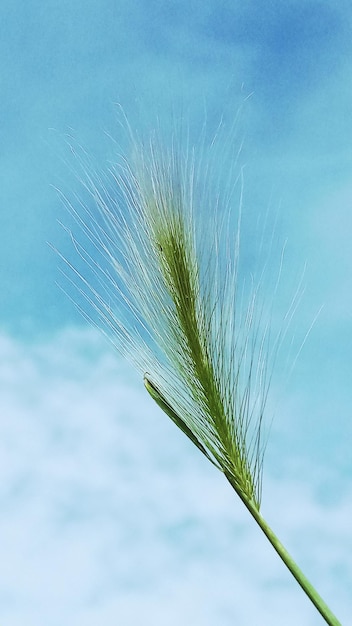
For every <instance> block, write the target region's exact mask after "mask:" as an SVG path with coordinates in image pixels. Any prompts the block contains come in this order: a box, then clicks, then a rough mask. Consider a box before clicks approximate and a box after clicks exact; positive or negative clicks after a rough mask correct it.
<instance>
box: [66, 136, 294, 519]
mask: <svg viewBox="0 0 352 626" xmlns="http://www.w3.org/2000/svg"><path fill="white" fill-rule="evenodd" d="M225 136H226V132H222V131H220V130H218V132H217V133H216V134H215V138H214V140H213V141H212V142H210V145H209V152H207V151H206V148H205V140H204V136H203V137H202V139H201V141H200V143H201V144H202V146H201V150H197V147H193V146H191V145H190V140H189V138H188V139H187V140H186V142H185V145H183V146H180V145H179V142H178V141H177V140H176V139H175V137H172V138H171V139H170V142H169V143H168V145H167V147H166V148H165V145H163V143H162V140H161V138H160V136H158V133H156V134H151V136H150V138H149V140H148V141H147V142H144V143H143V142H138V141H136V140H135V139H134V138H133V137H132V136H131V147H132V150H131V152H132V155H131V157H130V158H128V159H127V158H125V157H120V158H119V161H118V163H117V164H115V165H114V166H113V167H111V168H110V169H109V171H108V172H107V173H106V174H105V175H103V176H102V175H99V176H98V175H97V174H94V173H92V170H91V168H90V167H89V166H87V164H86V162H85V161H84V158H82V164H83V171H84V174H83V177H82V183H83V185H84V189H85V193H86V197H85V198H84V199H83V200H82V199H77V198H76V200H75V201H69V200H68V199H67V198H65V203H66V205H67V206H68V207H69V209H70V212H71V214H72V216H73V217H74V219H75V221H76V225H77V227H78V228H76V229H73V230H72V231H71V230H70V231H69V234H70V237H71V240H72V243H73V246H74V249H75V252H76V253H77V254H78V255H79V258H78V257H77V258H76V261H73V262H72V264H71V263H70V262H69V261H67V260H66V270H65V274H66V277H67V280H68V281H70V282H71V284H72V285H74V286H75V288H76V289H77V290H78V291H77V292H76V295H75V296H74V300H75V301H76V302H77V301H78V305H77V306H78V307H79V308H80V309H81V311H82V313H83V315H85V316H86V317H87V318H89V319H90V320H91V321H93V323H94V324H96V325H97V326H98V327H99V328H101V329H102V330H103V331H104V332H105V334H106V335H107V336H108V338H109V340H110V341H112V343H113V344H114V345H115V346H116V348H117V349H118V350H119V351H120V352H122V354H124V355H126V356H127V357H128V358H129V359H131V360H132V361H133V363H134V364H135V365H136V367H137V368H138V369H139V370H140V371H141V374H142V375H143V376H144V382H145V386H146V389H147V391H148V392H149V393H150V395H151V396H152V397H153V398H154V400H155V401H156V402H157V403H158V404H159V406H160V407H161V408H162V409H163V410H164V411H165V412H166V413H167V414H168V415H169V417H170V418H171V419H172V420H173V421H174V422H175V424H176V425H177V426H178V427H179V428H180V429H181V430H182V431H183V432H184V433H185V434H186V435H187V436H188V437H189V439H190V440H191V441H192V442H193V443H194V444H195V445H196V446H197V448H198V449H199V450H200V451H201V452H203V454H204V455H205V456H206V457H207V458H208V459H209V460H210V461H211V462H212V463H214V465H216V467H218V468H219V469H220V470H221V471H222V472H224V474H225V476H226V477H227V478H228V480H229V481H230V482H231V484H232V485H233V486H234V488H235V489H236V491H237V492H238V494H239V495H240V497H241V498H242V499H244V500H245V501H248V502H250V503H251V505H252V506H255V507H256V509H257V510H259V506H260V498H261V481H262V462H263V452H264V447H265V446H264V443H265V442H264V440H263V433H262V428H263V427H262V423H263V414H264V408H265V404H266V400H267V393H268V388H269V383H270V377H271V370H272V364H273V359H274V357H275V352H276V350H277V347H278V343H279V338H277V339H275V340H274V341H273V340H272V338H271V334H270V319H269V318H270V316H268V315H267V314H266V313H265V311H266V309H265V306H264V305H263V301H262V300H261V288H262V283H263V280H262V278H263V277H262V275H259V279H258V281H257V282H256V281H255V280H254V278H253V276H252V275H251V272H249V271H248V272H247V273H246V268H245V267H241V264H240V230H241V212H242V175H241V169H240V168H238V165H237V158H238V153H236V152H234V154H233V158H232V159H229V160H230V162H231V167H230V173H229V177H228V180H227V182H226V180H225V178H227V177H226V176H224V171H223V170H222V168H221V163H222V160H221V158H220V159H219V155H223V154H224V153H225V152H228V151H229V140H226V141H223V139H224V137H225ZM236 168H237V169H238V172H237V174H236ZM234 216H235V218H234ZM73 231H74V232H73ZM81 261H83V264H82V263H81ZM79 265H80V268H79V269H78V266H79ZM293 308H294V303H293Z"/></svg>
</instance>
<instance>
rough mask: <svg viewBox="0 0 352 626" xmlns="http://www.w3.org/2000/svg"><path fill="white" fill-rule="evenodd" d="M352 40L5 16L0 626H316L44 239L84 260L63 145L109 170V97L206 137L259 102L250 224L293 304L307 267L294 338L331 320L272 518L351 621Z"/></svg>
mask: <svg viewBox="0 0 352 626" xmlns="http://www.w3.org/2000/svg"><path fill="white" fill-rule="evenodd" d="M351 29H352V9H351V8H350V4H349V3H347V2H339V3H334V2H332V1H331V2H312V1H304V2H303V1H302V2H299V1H297V0H293V1H292V2H286V3H282V2H281V1H277V2H270V3H268V2H249V3H240V2H221V1H220V2H219V1H216V2H215V0H214V1H213V2H204V1H203V2H200V1H197V2H196V1H194V2H192V1H190V2H183V1H180V2H161V1H159V2H154V1H153V0H144V1H140V2H137V1H134V0H124V1H123V0H119V1H117V2H112V1H111V2H109V1H105V0H103V1H100V2H97V1H93V0H90V1H88V2H84V3H83V2H75V1H73V2H64V1H62V2H57V1H50V0H49V1H47V2H45V3H43V2H40V1H39V0H32V1H31V2H30V3H21V2H19V1H18V0H8V1H6V0H3V2H2V3H1V9H0V80H1V100H0V115H1V122H2V123H1V126H0V133H1V151H0V159H1V164H0V165H1V169H0V171H1V174H2V176H1V185H0V237H1V246H0V284H1V294H2V298H1V307H0V332H1V337H0V346H1V354H2V359H1V375H0V407H1V414H0V467H1V472H2V476H3V480H2V481H1V485H2V486H1V489H0V494H1V495H0V507H1V516H0V562H1V563H2V564H3V565H2V567H1V568H0V615H1V621H2V622H3V623H4V624H7V625H8V626H18V625H19V624H22V623H23V620H24V619H25V621H26V624H27V625H28V626H31V625H32V624H33V626H34V624H36V626H37V624H38V623H44V624H48V625H49V626H51V625H53V626H54V625H56V624H60V625H61V624H62V623H65V624H68V625H70V624H72V625H73V624H77V623H84V624H96V623H102V622H104V624H106V626H109V624H116V622H117V623H121V624H126V625H127V626H128V625H129V624H131V625H132V624H134V623H136V622H137V621H139V620H140V619H141V616H143V617H144V619H145V621H146V623H147V624H149V623H150V624H153V626H154V625H156V624H159V623H160V624H161V623H163V624H164V623H168V624H171V625H172V624H173V623H175V624H176V622H177V623H179V622H180V621H182V622H183V623H185V622H187V623H188V622H190V621H192V623H193V624H194V625H195V626H198V625H199V626H201V625H202V626H203V625H205V626H208V625H209V626H210V625H211V624H214V623H219V622H221V623H222V624H224V625H225V626H226V624H232V623H235V622H236V623H239V624H242V623H243V624H258V623H259V622H258V620H260V623H261V624H263V625H264V626H265V625H266V624H268V625H270V626H275V624H282V623H283V621H282V620H283V616H285V620H286V622H285V623H286V624H288V625H289V623H290V622H289V621H287V620H289V619H292V624H293V623H295V624H296V623H300V624H302V625H303V626H305V625H307V626H308V624H309V625H311V624H317V625H318V624H320V623H321V620H320V618H319V617H318V616H317V615H315V611H314V610H313V609H312V608H311V607H310V605H309V602H308V601H307V600H306V599H305V598H304V597H303V594H301V593H300V590H299V589H298V587H297V585H295V583H294V581H290V579H289V577H288V576H287V574H286V572H285V571H284V568H283V567H282V566H281V564H280V562H279V561H278V559H276V557H275V555H274V554H272V553H271V551H270V550H268V549H267V547H266V545H265V542H264V540H263V539H262V538H261V537H260V534H259V533H258V532H257V531H256V529H255V528H253V527H252V525H251V522H250V520H248V519H247V516H246V512H245V511H242V509H241V506H240V503H239V502H237V501H236V499H234V498H233V496H232V493H228V490H227V488H226V485H224V484H223V481H222V480H221V476H218V475H216V474H215V475H214V472H213V470H212V468H211V467H209V468H208V467H207V465H206V464H204V462H203V460H202V459H199V458H198V457H199V455H197V451H196V450H193V449H192V448H190V447H189V444H188V442H186V441H184V438H182V436H181V435H179V433H176V432H175V429H174V428H173V425H172V424H169V423H168V421H167V419H166V418H165V416H164V415H161V414H159V411H158V409H157V408H156V407H155V406H152V404H151V403H150V402H149V399H148V398H146V397H145V393H144V390H143V388H142V385H141V383H140V381H139V380H138V378H137V376H136V374H135V373H134V372H133V370H132V369H131V368H130V366H129V365H127V364H125V363H124V362H122V361H121V359H120V358H119V356H118V355H117V354H115V353H114V352H113V350H112V349H111V348H110V346H108V345H105V343H104V342H103V341H102V340H101V338H100V337H99V336H98V337H97V336H96V335H95V333H94V332H93V330H91V329H89V328H87V326H86V324H85V322H84V320H82V319H81V318H80V316H79V315H78V313H77V312H76V311H75V309H74V307H73V306H72V305H71V303H70V302H69V301H68V299H66V298H65V297H64V295H63V294H62V292H61V291H60V290H59V289H58V288H57V287H56V284H55V283H56V281H57V280H58V279H59V270H58V265H59V262H58V259H57V257H56V256H55V254H53V252H52V250H51V249H50V247H49V246H48V245H47V242H51V243H52V244H53V245H55V246H57V247H58V248H59V249H60V250H61V251H62V252H63V253H64V254H65V252H66V250H67V238H65V233H64V231H63V230H62V229H61V228H60V227H59V225H58V220H61V221H65V220H66V219H67V220H68V219H69V218H68V216H67V215H66V214H65V212H64V211H63V209H62V206H61V203H60V201H59V198H58V196H57V193H56V192H55V187H59V188H60V189H63V188H64V189H70V190H72V193H74V192H77V193H79V186H78V184H77V182H76V180H75V178H74V176H73V173H72V169H74V162H72V155H71V154H70V152H69V150H68V148H67V144H66V141H65V136H66V135H67V134H70V135H73V136H74V137H75V138H76V139H77V141H79V143H80V144H82V145H83V146H85V147H86V149H87V150H88V152H89V153H90V154H92V155H93V158H94V159H95V162H96V164H97V167H98V168H101V169H102V170H103V169H104V167H106V164H107V163H108V162H109V161H110V160H111V159H112V158H113V154H114V150H116V145H117V146H118V145H119V142H120V141H122V137H120V132H121V129H120V127H119V124H118V121H117V113H116V106H115V103H119V104H121V105H122V106H123V108H124V110H125V112H126V115H127V117H128V119H129V121H130V123H131V126H132V127H133V128H135V129H136V130H141V131H145V130H147V129H149V128H152V127H153V125H154V124H155V120H156V119H157V118H159V119H160V118H161V120H162V123H163V124H165V125H166V126H167V125H169V124H170V123H171V121H172V119H174V118H175V116H176V117H181V116H183V115H184V117H185V118H186V119H187V123H188V124H189V125H190V128H196V127H199V124H200V120H203V119H204V111H206V115H207V119H208V122H209V125H210V127H212V126H214V125H216V123H217V121H218V120H219V119H220V117H221V116H222V115H223V116H224V117H225V119H226V120H230V121H231V118H232V116H233V115H234V114H235V112H237V110H238V107H239V105H240V103H241V102H243V100H244V98H245V96H246V95H248V94H251V96H250V98H249V99H247V100H246V103H245V106H244V109H243V113H242V116H241V132H240V134H241V135H242V136H243V137H244V148H243V163H244V164H245V181H244V209H245V211H247V214H248V215H249V219H250V220H252V219H253V220H256V219H257V217H258V214H261V213H262V212H266V211H267V207H268V206H269V207H270V209H272V211H273V214H275V215H278V224H279V227H278V228H279V235H280V237H282V238H283V239H286V238H287V239H288V252H287V263H286V267H285V272H286V274H285V277H287V285H288V286H287V292H288V291H289V288H290V287H289V285H292V283H294V282H295V280H297V276H299V275H300V273H301V272H302V268H303V267H304V266H305V265H306V271H305V276H304V283H305V292H304V295H303V297H302V301H301V305H300V307H299V310H298V312H297V315H296V318H295V325H294V329H293V331H292V332H294V333H295V335H296V336H297V338H298V343H299V341H300V339H302V338H303V337H304V336H305V333H306V331H307V329H308V328H309V327H310V325H311V322H312V320H313V319H314V318H315V316H316V313H317V312H318V311H319V310H320V308H321V307H323V308H322V309H321V312H320V314H319V316H318V318H317V321H316V322H315V324H314V327H313V329H312V331H311V333H310V335H309V337H308V340H307V342H306V343H305V346H304V349H303V350H302V352H301V354H300V356H299V359H298V361H297V363H296V365H295V368H294V370H293V373H292V375H291V376H290V378H289V380H288V381H287V384H285V387H284V388H283V389H280V381H279V379H277V380H276V379H274V382H273V397H276V396H278V397H279V398H280V399H279V402H278V404H277V405H275V406H277V408H276V415H275V420H274V423H273V426H272V430H271V436H270V440H269V445H268V451H267V463H266V468H265V470H266V471H265V475H264V494H263V510H264V512H265V514H267V517H268V518H269V520H270V521H271V522H272V525H273V527H274V529H275V530H276V531H277V533H278V534H279V536H280V537H281V538H282V540H283V542H284V543H287V545H288V547H289V549H290V550H291V552H293V553H294V556H295V557H296V560H297V561H298V562H299V563H300V564H301V565H302V567H303V569H305V571H306V573H307V575H309V576H310V577H311V578H312V579H313V580H314V582H316V584H317V587H318V588H319V590H320V592H321V593H322V595H323V597H325V598H326V599H327V600H329V601H330V603H331V605H332V606H333V608H334V609H335V610H336V613H337V614H338V616H339V617H340V619H341V621H342V622H344V619H345V620H347V618H348V615H350V613H351V601H350V595H351V594H350V590H351V588H352V566H351V560H350V558H349V555H350V554H351V542H352V534H351V531H350V524H349V520H350V519H351V513H352V510H351V508H352V505H351V493H352V490H351V484H352V483H351V479H352V464H351V452H350V449H351V444H350V442H351V438H352V426H351V419H350V416H351V408H350V407H351V398H350V362H351V356H350V355H351V350H352V330H351V308H352V297H351V293H352V290H351V278H350V277H351V275H352V255H351V245H350V233H351V226H352V210H351V204H352V184H351V171H352V149H351V136H352V121H351V120H352V117H351V108H352V96H351V93H352V91H351V84H352V75H351V67H352V43H351V42H352V37H351ZM180 112H182V113H180ZM183 112H184V114H183ZM108 134H110V135H112V136H113V138H114V140H115V142H116V144H114V142H112V141H111V139H110V138H109V137H108V136H107V135H108ZM65 161H66V163H65ZM67 163H68V165H67ZM285 280H286V278H285ZM284 291H285V290H284ZM279 308H280V303H279ZM273 402H274V400H273ZM278 502H280V504H281V506H280V508H278ZM252 557H253V558H252ZM4 564H5V565H4ZM287 613H288V615H289V617H287ZM146 616H147V617H146ZM172 620H173V621H172Z"/></svg>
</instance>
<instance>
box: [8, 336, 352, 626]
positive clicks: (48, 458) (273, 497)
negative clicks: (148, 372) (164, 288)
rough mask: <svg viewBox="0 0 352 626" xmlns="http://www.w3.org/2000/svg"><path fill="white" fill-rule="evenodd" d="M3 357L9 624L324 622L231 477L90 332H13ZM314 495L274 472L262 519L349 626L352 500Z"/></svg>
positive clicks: (271, 625)
mask: <svg viewBox="0 0 352 626" xmlns="http://www.w3.org/2000/svg"><path fill="white" fill-rule="evenodd" d="M0 350H1V354H2V359H1V364H2V365H1V387H0V394H1V407H2V410H1V418H0V469H1V484H0V502H1V516H0V555H1V556H0V560H1V564H2V567H1V568H0V604H1V612H2V620H3V622H4V624H6V625H7V626H20V625H21V626H22V624H23V623H26V625H27V626H37V625H38V624H47V625H48V626H56V625H57V626H59V625H60V626H61V625H62V624H66V625H67V626H70V625H71V624H72V626H73V625H76V624H85V625H86V626H93V625H95V624H97V623H104V625H105V626H109V624H114V625H115V624H123V625H124V626H132V625H133V624H136V623H139V622H141V620H143V623H145V624H147V625H149V624H150V625H151V626H159V625H160V626H161V625H163V626H164V624H168V626H169V625H170V626H176V625H178V624H179V623H187V624H188V623H192V624H194V626H198V625H199V626H213V624H216V623H221V624H222V625H224V626H226V625H227V624H228V625H229V626H230V624H231V625H232V624H234V623H237V624H253V625H258V624H260V625H261V626H266V625H268V626H275V625H276V624H277V625H280V626H281V624H283V623H285V626H290V625H291V624H292V626H293V624H297V623H299V624H300V625H302V626H308V625H309V626H314V624H316V625H317V626H318V625H319V624H321V618H320V617H319V615H318V614H317V613H316V611H315V610H314V607H312V606H311V604H310V602H309V601H308V600H307V599H306V598H305V596H304V594H303V593H302V592H301V591H300V589H299V587H298V586H297V584H296V583H295V581H294V580H293V579H292V578H291V577H290V575H289V574H288V573H287V572H286V570H285V567H284V566H283V565H282V564H281V562H280V560H279V559H278V558H277V557H276V555H275V554H274V552H273V551H272V549H271V548H270V546H269V545H267V542H266V540H265V538H264V537H263V536H262V535H261V533H260V532H259V530H258V529H257V528H256V526H255V524H254V523H253V522H252V520H251V519H250V518H249V516H248V515H247V512H246V511H245V509H244V507H243V506H242V505H241V503H240V501H239V499H238V498H237V496H236V495H235V494H234V493H232V492H231V489H230V488H229V487H228V486H227V484H226V482H225V481H224V480H223V479H222V476H221V475H220V474H219V473H218V472H216V471H215V470H214V469H213V468H212V467H211V466H210V465H209V464H207V463H206V462H205V460H204V459H203V458H202V457H201V455H199V454H198V453H197V450H195V449H193V448H192V446H191V444H190V443H189V442H188V441H187V440H186V439H185V438H184V437H183V436H182V434H181V433H179V432H178V431H177V429H176V428H175V427H174V425H173V424H172V423H171V422H169V421H168V420H167V418H166V417H165V416H164V415H163V414H162V413H161V412H159V410H158V409H157V407H156V406H154V405H153V403H152V402H151V400H150V399H149V397H148V396H147V394H145V393H144V390H143V388H142V386H141V385H138V381H137V378H136V375H135V373H134V372H133V371H131V370H130V369H129V367H128V366H127V365H126V363H125V362H121V361H120V360H119V359H118V358H116V357H115V356H114V354H113V353H112V351H111V350H110V349H109V348H108V347H106V346H105V345H104V344H102V343H101V341H100V338H99V337H98V338H97V336H96V335H95V334H94V333H93V332H92V331H90V330H89V331H82V330H75V329H71V330H67V331H63V332H61V333H59V334H58V335H57V336H56V337H54V338H49V339H48V340H47V341H46V342H45V343H43V342H42V343H41V344H39V343H37V344H32V345H29V344H21V343H19V342H16V341H14V340H12V339H10V338H8V337H6V336H3V337H2V338H1V340H0ZM307 462H308V460H307ZM317 480H318V479H317V477H316V476H315V483H316V481H317ZM322 481H324V476H322ZM315 487H316V484H314V486H312V487H310V483H309V473H308V475H307V479H306V481H305V483H304V482H302V478H301V479H300V480H298V479H295V478H294V477H292V476H291V478H290V479H288V480H284V477H283V476H281V477H276V478H275V479H274V478H273V473H272V471H271V469H270V465H269V471H268V473H267V477H266V481H265V493H264V496H265V497H264V507H263V509H264V514H265V515H266V514H267V515H268V518H270V519H268V521H269V522H272V524H273V526H274V530H275V531H276V532H277V533H278V535H279V536H280V538H281V539H282V541H283V542H284V543H287V547H288V549H290V550H291V551H292V552H293V553H294V556H295V557H296V559H297V561H298V562H299V563H300V564H301V565H302V567H303V569H304V570H305V571H306V573H307V575H308V576H311V578H312V580H313V582H314V583H316V586H317V588H318V589H319V591H320V592H321V593H322V595H323V597H324V598H326V600H327V601H328V602H330V603H331V605H333V608H334V609H335V610H336V612H337V613H338V615H339V617H340V619H342V621H343V619H346V620H347V615H348V608H350V597H349V590H350V588H351V582H352V569H351V564H350V559H349V555H350V554H351V543H352V535H351V531H350V523H349V521H350V519H351V513H352V510H351V509H352V505H351V498H350V494H349V493H346V495H345V497H343V498H340V500H339V501H338V502H336V503H334V505H333V506H331V507H328V506H327V505H326V504H323V503H321V502H319V501H318V500H317V498H316V496H315V491H314V489H315Z"/></svg>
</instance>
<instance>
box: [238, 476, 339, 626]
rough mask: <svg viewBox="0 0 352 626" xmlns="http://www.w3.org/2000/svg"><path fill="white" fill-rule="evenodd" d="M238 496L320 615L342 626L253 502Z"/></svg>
mask: <svg viewBox="0 0 352 626" xmlns="http://www.w3.org/2000/svg"><path fill="white" fill-rule="evenodd" d="M226 477H227V479H228V480H229V477H228V476H226ZM229 482H230V483H231V480H229ZM231 485H232V483H231ZM232 486H233V485H232ZM236 491H237V490H236ZM237 493H238V491H237ZM238 495H239V496H240V498H241V500H242V501H243V503H244V505H245V506H246V507H247V509H248V511H249V512H250V514H251V515H252V517H253V518H254V519H255V521H256V522H257V524H258V526H260V528H261V529H262V531H263V533H264V534H265V535H266V537H267V539H269V541H270V543H271V545H272V546H273V548H274V549H275V550H276V552H277V553H278V555H279V557H280V558H281V559H282V560H283V562H284V563H285V565H286V567H288V569H289V570H290V572H291V574H292V575H293V576H294V577H295V579H296V580H297V582H298V584H299V585H300V586H301V587H302V589H303V591H304V592H305V593H306V594H307V596H308V598H310V600H311V601H312V602H313V604H314V606H315V607H316V608H317V609H318V611H319V613H320V615H321V616H322V617H323V618H324V619H325V621H326V623H327V624H329V626H342V625H341V622H339V620H338V619H337V617H335V615H334V614H333V613H332V612H331V611H330V609H329V607H328V606H327V604H325V602H324V600H323V599H322V598H321V597H320V595H319V594H318V592H317V591H316V589H314V587H313V585H312V584H311V583H310V582H309V580H308V578H306V576H305V575H304V574H303V572H302V570H301V569H300V568H299V567H298V565H297V563H295V561H294V560H293V558H292V557H291V555H290V554H289V553H288V552H287V550H286V548H285V547H284V546H283V545H282V543H281V541H280V540H279V539H278V537H277V536H276V535H275V533H273V531H272V530H271V528H270V526H269V525H268V524H267V523H266V521H265V519H264V518H263V517H262V516H261V514H260V513H259V511H258V510H257V508H256V506H255V504H254V503H252V502H248V501H246V500H245V498H244V497H242V496H241V494H240V493H238Z"/></svg>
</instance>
